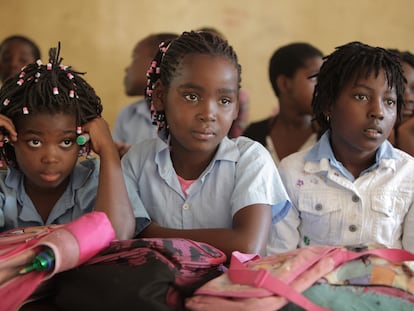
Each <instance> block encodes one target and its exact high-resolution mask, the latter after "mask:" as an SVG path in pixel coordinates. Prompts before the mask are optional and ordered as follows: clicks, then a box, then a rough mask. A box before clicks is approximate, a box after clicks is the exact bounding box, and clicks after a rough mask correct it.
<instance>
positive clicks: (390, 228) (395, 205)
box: [269, 42, 414, 253]
mask: <svg viewBox="0 0 414 311" xmlns="http://www.w3.org/2000/svg"><path fill="white" fill-rule="evenodd" d="M403 92H404V76H403V73H402V69H401V66H400V63H399V61H398V57H397V56H396V55H395V54H393V53H391V52H389V51H387V50H384V49H382V48H378V47H371V46H368V45H365V44H362V43H359V42H352V43H348V44H346V45H344V46H341V47H338V48H337V49H336V51H334V52H333V53H332V54H331V55H330V56H328V57H327V60H326V61H325V62H324V63H323V65H322V67H321V70H320V73H319V75H318V83H317V85H316V87H315V94H314V97H313V111H314V114H315V117H316V120H317V121H318V123H319V124H320V126H321V129H322V132H324V134H323V135H322V137H321V138H320V140H319V142H318V143H317V144H316V145H315V146H314V147H312V149H310V150H309V151H305V152H298V153H295V154H293V155H291V156H289V157H287V158H286V159H284V160H283V161H282V162H281V164H280V166H279V170H280V174H281V177H282V180H283V181H284V184H285V186H286V189H287V191H288V194H289V195H290V198H291V199H292V205H293V208H292V209H291V211H290V212H289V214H288V216H287V217H286V218H285V219H284V220H283V221H282V222H281V223H279V224H277V225H276V226H275V228H276V232H275V235H274V236H272V239H271V243H270V245H269V252H271V253H272V252H282V251H285V250H288V249H293V248H296V247H297V246H304V245H309V244H328V245H353V244H382V245H385V246H387V247H397V248H405V249H407V250H409V251H414V231H413V230H412V228H413V225H414V209H413V202H414V187H413V185H414V175H413V173H412V172H413V170H414V159H413V158H412V157H411V156H409V155H407V154H406V153H404V152H402V151H400V150H398V149H395V148H393V146H392V145H391V144H390V143H389V142H388V140H387V138H388V137H389V135H390V132H391V130H392V128H393V126H394V123H395V121H396V120H397V119H398V118H399V115H400V113H401V107H402V104H403Z"/></svg>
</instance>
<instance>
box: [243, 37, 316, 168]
mask: <svg viewBox="0 0 414 311" xmlns="http://www.w3.org/2000/svg"><path fill="white" fill-rule="evenodd" d="M322 56H323V55H322V52H321V51H319V50H318V49H317V48H316V47H314V46H312V45H310V44H308V43H302V42H295V43H291V44H288V45H285V46H282V47H281V48H279V49H277V50H276V51H275V52H274V53H273V55H272V57H271V59H270V62H269V79H270V83H271V84H272V88H273V91H274V93H275V95H276V97H277V98H278V99H279V112H278V114H277V115H275V116H272V117H270V118H266V119H264V120H261V121H258V122H255V123H252V124H250V125H249V126H248V127H247V129H246V130H245V131H244V133H243V135H244V136H247V137H250V138H252V139H254V140H256V141H258V142H260V143H261V144H262V145H263V146H265V147H266V148H267V149H268V150H269V152H270V154H271V155H272V157H273V160H274V161H275V163H276V165H279V163H280V160H281V159H283V158H284V157H286V156H288V155H289V154H291V153H293V152H296V151H299V150H304V149H307V148H309V147H310V146H312V145H313V144H315V142H316V140H317V135H316V133H315V129H314V127H313V125H312V107H311V103H312V95H313V90H314V88H315V84H316V77H315V74H317V73H318V72H319V68H320V67H321V64H322Z"/></svg>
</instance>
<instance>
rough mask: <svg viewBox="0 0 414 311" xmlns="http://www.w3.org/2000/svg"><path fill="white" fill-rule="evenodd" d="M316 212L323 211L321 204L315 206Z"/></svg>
mask: <svg viewBox="0 0 414 311" xmlns="http://www.w3.org/2000/svg"><path fill="white" fill-rule="evenodd" d="M315 210H317V211H321V210H322V204H321V203H318V204H316V205H315Z"/></svg>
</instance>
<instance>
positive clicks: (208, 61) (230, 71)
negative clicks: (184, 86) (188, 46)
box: [173, 54, 239, 84]
mask: <svg viewBox="0 0 414 311" xmlns="http://www.w3.org/2000/svg"><path fill="white" fill-rule="evenodd" d="M174 78H179V79H184V80H192V81H196V80H200V79H208V80H209V81H216V82H218V83H229V82H230V83H236V84H237V83H238V79H239V77H238V70H237V67H236V65H235V64H234V63H233V62H232V61H231V60H230V59H228V58H227V57H225V56H221V55H207V54H188V55H186V56H184V57H183V59H182V60H181V62H180V63H179V65H178V67H177V71H176V75H175V77H173V79H174Z"/></svg>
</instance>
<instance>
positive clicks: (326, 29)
mask: <svg viewBox="0 0 414 311" xmlns="http://www.w3.org/2000/svg"><path fill="white" fill-rule="evenodd" d="M412 12H414V1H412V0H394V1H389V0H347V1H343V0H289V1H284V0H258V1H249V0H209V1H201V0H157V1H149V0H139V1H136V0H121V1H119V0H118V1H117V0H87V1H86V0H71V1H51V0H13V1H10V0H0V19H1V21H2V23H1V27H0V40H2V39H3V38H4V37H6V36H9V35H11V34H23V35H27V36H29V37H31V38H32V39H34V40H35V41H36V42H38V44H39V45H40V47H41V50H42V53H43V57H42V58H43V61H47V52H48V49H49V48H50V47H52V46H56V44H57V42H58V41H61V44H62V52H61V54H62V56H63V58H64V61H63V63H64V64H67V65H73V66H74V67H75V68H76V69H77V70H80V71H86V72H87V75H86V76H85V78H86V79H87V80H88V81H89V82H90V83H91V84H92V86H94V88H95V90H96V92H97V93H98V95H100V96H101V98H102V101H103V105H104V117H105V118H106V119H107V120H108V122H109V123H110V125H113V122H114V120H115V117H116V114H117V113H118V111H119V110H120V109H121V108H122V107H123V106H125V105H127V104H128V103H130V102H131V101H132V100H134V99H133V98H128V97H126V96H125V95H124V89H123V77H124V73H125V67H126V66H127V65H128V64H129V62H130V56H131V52H132V49H133V47H134V45H135V43H136V42H137V41H138V40H139V39H140V38H142V37H144V36H146V35H147V34H149V33H152V32H159V31H173V32H182V31H184V30H191V29H195V28H199V27H203V26H213V27H216V28H217V29H219V30H220V31H222V32H223V34H224V35H225V36H226V37H227V38H228V39H229V41H230V43H231V44H232V45H233V46H234V47H235V49H236V51H237V52H238V55H239V59H240V63H241V64H242V66H243V76H242V79H243V81H242V86H243V88H245V89H246V90H247V91H248V92H249V94H250V99H251V104H250V109H251V111H250V121H254V120H258V119H260V118H264V117H266V116H267V115H268V114H269V113H270V112H271V111H272V109H273V108H274V107H275V106H276V105H277V100H276V98H275V96H274V95H273V93H272V91H271V87H270V83H269V81H268V79H267V65H268V60H269V58H270V56H271V54H272V53H273V51H274V50H275V49H276V48H278V47H279V46H281V45H284V44H287V43H290V42H292V41H307V42H310V43H312V44H314V45H315V46H317V47H319V48H320V49H321V50H322V51H323V52H324V53H330V52H331V51H332V50H333V49H334V47H335V46H338V45H341V44H343V43H346V42H349V41H354V40H358V41H362V42H365V43H368V44H371V45H379V46H383V47H386V48H391V47H392V48H398V49H401V50H410V51H414V40H412V34H413V29H414V18H412V14H413V13H412Z"/></svg>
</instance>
